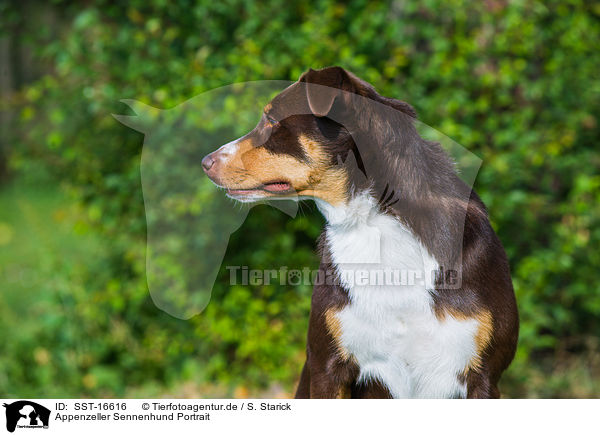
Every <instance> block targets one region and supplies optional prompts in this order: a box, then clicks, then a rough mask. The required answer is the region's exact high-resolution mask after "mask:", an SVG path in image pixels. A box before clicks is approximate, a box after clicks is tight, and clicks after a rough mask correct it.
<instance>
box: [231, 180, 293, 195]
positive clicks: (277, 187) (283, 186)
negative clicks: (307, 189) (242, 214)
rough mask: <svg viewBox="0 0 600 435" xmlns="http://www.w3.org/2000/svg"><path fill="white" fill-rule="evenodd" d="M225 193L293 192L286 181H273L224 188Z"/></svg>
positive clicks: (277, 193)
mask: <svg viewBox="0 0 600 435" xmlns="http://www.w3.org/2000/svg"><path fill="white" fill-rule="evenodd" d="M226 191H227V195H229V196H232V197H240V196H248V195H253V194H257V193H258V194H261V193H270V194H273V195H285V194H289V193H291V192H293V189H292V186H291V185H290V183H288V182H287V181H281V180H278V181H273V182H269V183H264V184H261V185H260V186H256V187H252V188H249V189H230V188H226Z"/></svg>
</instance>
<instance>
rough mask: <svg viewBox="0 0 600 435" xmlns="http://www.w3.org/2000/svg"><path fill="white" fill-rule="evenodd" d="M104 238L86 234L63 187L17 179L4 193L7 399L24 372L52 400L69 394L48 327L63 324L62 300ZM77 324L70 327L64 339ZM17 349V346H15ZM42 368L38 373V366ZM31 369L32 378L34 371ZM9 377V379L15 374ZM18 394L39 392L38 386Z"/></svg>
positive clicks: (1, 357)
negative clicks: (56, 374) (59, 376)
mask: <svg viewBox="0 0 600 435" xmlns="http://www.w3.org/2000/svg"><path fill="white" fill-rule="evenodd" d="M102 249H103V248H102V244H101V243H100V240H99V238H98V236H97V235H94V234H92V233H90V232H88V231H87V230H86V226H85V224H84V223H83V221H82V220H81V211H80V209H79V207H77V206H76V205H75V203H74V202H71V201H68V200H67V198H66V195H65V194H64V193H61V191H60V189H59V188H58V187H57V186H55V185H53V184H47V183H36V184H31V183H29V182H27V181H23V180H16V181H13V182H12V183H10V184H8V185H6V186H4V187H3V188H2V189H1V190H0V294H1V295H2V304H0V327H1V328H2V330H4V331H9V332H8V333H9V334H10V336H11V337H12V338H13V339H14V341H13V340H10V344H8V343H9V341H8V340H7V341H6V343H5V345H10V346H11V347H10V348H5V346H4V345H3V346H1V348H2V350H3V351H2V353H1V354H0V365H2V367H4V368H5V370H2V371H0V394H2V395H7V393H9V392H8V391H6V390H5V389H4V388H3V387H5V386H6V385H10V384H11V383H12V382H14V379H12V380H9V379H6V377H7V376H11V375H15V374H17V375H22V376H24V377H25V378H28V377H29V376H30V375H32V373H33V372H34V371H35V372H36V375H35V376H33V375H32V380H34V379H35V380H37V381H40V380H46V379H47V380H48V381H50V382H48V383H47V385H46V386H45V388H46V389H47V392H48V394H49V395H52V394H57V395H63V394H64V393H65V392H64V390H63V388H62V387H61V386H60V382H55V381H53V380H52V379H51V378H52V372H53V370H52V369H50V366H51V365H52V364H53V363H54V362H53V361H52V353H53V351H52V349H51V346H52V343H50V342H48V343H45V342H44V338H43V337H44V336H45V333H46V331H45V329H46V328H48V327H50V326H53V325H56V323H57V322H61V321H62V315H63V307H62V306H61V302H60V301H61V300H62V298H63V296H64V295H65V294H68V293H69V292H70V291H71V290H72V288H73V287H74V286H76V285H77V282H78V281H80V280H81V277H82V275H83V274H84V273H85V271H86V270H87V269H88V268H89V267H90V263H91V262H92V261H93V260H92V259H95V258H98V257H99V256H100V255H101V254H102ZM77 327H78V326H77V325H75V324H71V323H68V322H66V323H63V324H62V325H61V328H62V330H63V333H64V334H68V332H69V330H72V329H73V328H77ZM15 344H16V345H17V346H15ZM34 367H35V368H36V369H37V370H33V368H34ZM28 372H30V373H28ZM9 373H10V375H9ZM26 385H27V384H25V385H24V387H25V388H24V390H23V391H21V392H19V393H20V394H22V395H37V394H39V387H38V386H37V385H36V383H35V382H34V383H33V384H32V385H30V386H29V388H27V386H26Z"/></svg>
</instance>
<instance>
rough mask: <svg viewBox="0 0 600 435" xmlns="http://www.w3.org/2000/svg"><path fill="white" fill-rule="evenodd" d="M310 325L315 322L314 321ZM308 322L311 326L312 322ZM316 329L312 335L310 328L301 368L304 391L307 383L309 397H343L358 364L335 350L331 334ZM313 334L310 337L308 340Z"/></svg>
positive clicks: (348, 393) (349, 390)
mask: <svg viewBox="0 0 600 435" xmlns="http://www.w3.org/2000/svg"><path fill="white" fill-rule="evenodd" d="M312 325H315V323H313V324H312ZM312 325H311V326H312ZM316 329H317V331H318V332H317V333H316V334H314V335H313V336H312V337H311V335H312V334H311V332H314V329H313V331H311V328H309V344H308V349H307V359H306V365H305V367H304V370H303V372H302V378H304V379H301V384H300V386H299V388H298V391H299V392H300V390H301V389H302V392H303V393H305V392H306V389H305V385H303V383H302V382H303V381H304V382H305V383H307V384H308V394H309V397H310V398H311V399H343V398H350V396H351V386H352V383H353V382H354V380H355V379H356V376H357V374H358V367H357V366H356V364H354V363H353V360H351V359H350V358H349V357H346V358H345V357H344V356H343V355H340V353H339V352H338V351H337V350H336V346H335V344H334V341H333V340H334V338H333V337H332V336H331V335H330V334H328V333H324V331H326V330H325V329H321V328H316ZM311 338H312V340H311Z"/></svg>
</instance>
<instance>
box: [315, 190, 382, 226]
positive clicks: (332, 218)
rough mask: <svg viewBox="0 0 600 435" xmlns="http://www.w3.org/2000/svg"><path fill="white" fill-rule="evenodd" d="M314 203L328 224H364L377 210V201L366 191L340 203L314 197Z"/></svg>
mask: <svg viewBox="0 0 600 435" xmlns="http://www.w3.org/2000/svg"><path fill="white" fill-rule="evenodd" d="M315 203H316V204H317V208H318V209H319V211H320V212H321V214H322V215H323V216H324V217H325V219H326V220H327V223H328V224H329V225H330V226H347V227H351V226H355V225H359V224H366V223H367V222H368V221H369V220H370V219H371V218H372V217H374V216H375V214H376V213H377V212H378V208H377V201H375V199H374V198H373V197H372V196H371V194H370V193H369V192H368V191H364V192H361V193H359V194H358V195H356V196H354V197H353V198H352V199H350V200H349V201H347V202H345V203H344V204H341V205H336V206H334V205H332V204H330V203H328V202H327V201H324V200H322V199H319V198H315Z"/></svg>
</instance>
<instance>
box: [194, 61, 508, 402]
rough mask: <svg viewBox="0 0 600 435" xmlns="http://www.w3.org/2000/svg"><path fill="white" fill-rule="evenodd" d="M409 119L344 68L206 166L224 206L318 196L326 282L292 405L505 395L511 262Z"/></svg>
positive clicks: (450, 169) (282, 106)
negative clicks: (225, 198)
mask: <svg viewBox="0 0 600 435" xmlns="http://www.w3.org/2000/svg"><path fill="white" fill-rule="evenodd" d="M415 122H416V113H415V111H414V109H413V108H412V107H411V106H410V105H409V104H407V103H405V102H403V101H400V100H396V99H393V98H387V97H383V96H381V95H379V94H378V93H377V91H376V90H375V89H374V88H373V86H371V85H370V84H368V83H366V82H365V81H363V80H361V79H359V78H358V77H356V76H355V75H354V74H352V73H350V72H349V71H346V70H345V69H343V68H340V67H328V68H324V69H321V70H312V69H311V70H309V71H308V72H306V73H304V74H302V75H301V77H300V78H299V80H298V81H297V82H295V83H294V84H292V85H291V86H289V87H288V88H286V89H285V90H283V91H282V92H281V93H280V94H278V95H277V96H276V97H275V98H273V99H272V101H271V102H270V103H269V104H267V106H266V107H265V108H264V111H263V113H262V116H261V119H260V122H259V123H258V125H257V126H256V127H255V128H254V129H253V130H252V131H251V132H249V133H248V134H246V135H245V136H243V137H241V138H240V139H237V140H235V141H233V142H230V143H228V144H226V145H223V146H222V147H221V148H219V149H217V150H216V151H214V152H212V153H211V154H209V155H207V156H206V157H204V159H203V160H202V166H203V168H204V171H205V172H206V175H208V177H209V178H210V179H211V180H212V181H213V182H214V183H215V184H216V185H217V186H219V187H221V188H223V189H224V190H225V191H226V194H227V195H228V196H229V197H231V198H234V199H236V200H238V201H242V202H254V201H260V200H265V199H277V198H295V199H312V200H314V201H315V202H316V204H317V207H318V209H319V210H320V211H321V213H322V214H323V215H324V217H325V220H326V225H325V229H324V230H323V232H322V234H321V236H320V238H319V241H318V250H319V254H320V256H321V265H320V272H324V273H326V274H329V275H331V276H334V280H333V281H330V282H325V283H317V284H315V286H314V290H313V296H312V302H311V312H310V319H309V328H308V340H307V346H306V363H305V365H304V368H303V370H302V373H301V376H300V382H299V385H298V389H297V391H296V397H297V398H498V397H500V392H499V390H498V381H499V379H500V376H501V374H502V372H503V371H504V370H505V369H506V368H507V367H508V365H509V364H510V362H511V360H512V359H513V357H514V354H515V350H516V345H517V338H518V329H519V321H518V314H517V306H516V301H515V296H514V291H513V287H512V282H511V278H510V271H509V266H508V261H507V257H506V254H505V252H504V249H503V247H502V245H501V243H500V241H499V239H498V237H497V236H496V234H495V233H494V230H493V229H492V227H491V225H490V223H489V220H488V214H487V210H486V208H485V206H484V204H483V203H482V201H481V200H480V198H479V197H478V195H477V194H476V193H475V192H474V191H473V190H472V188H471V187H470V186H468V185H467V184H466V183H465V182H463V181H462V180H461V178H460V177H459V176H458V174H457V172H456V169H455V165H454V162H453V161H452V160H451V158H450V157H449V155H448V154H447V153H446V152H445V151H444V150H443V148H442V147H441V145H440V144H439V143H437V142H433V141H429V140H425V139H424V138H423V137H422V136H421V135H420V134H419V133H418V131H417V128H416V126H415ZM381 271H386V276H387V272H388V271H391V273H390V276H392V277H396V278H397V277H400V280H397V279H393V280H391V281H389V280H380V279H379V278H381V274H380V272H381ZM370 272H376V273H373V274H371V273H370ZM396 272H398V273H396ZM361 274H362V275H361ZM359 275H360V277H361V279H358V277H359ZM407 276H409V279H406V277H407ZM350 277H354V278H352V279H350ZM365 277H366V279H364V278H365ZM374 277H375V278H374ZM376 278H377V279H376Z"/></svg>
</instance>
